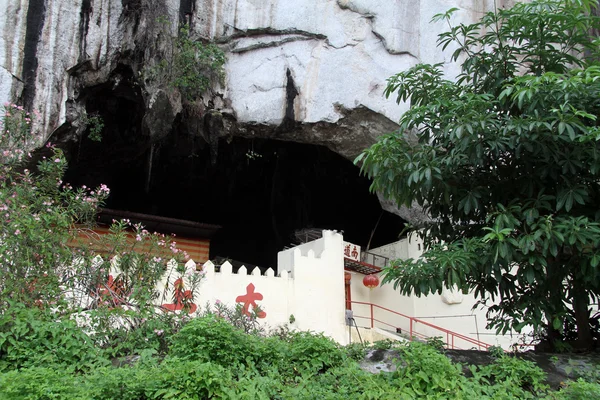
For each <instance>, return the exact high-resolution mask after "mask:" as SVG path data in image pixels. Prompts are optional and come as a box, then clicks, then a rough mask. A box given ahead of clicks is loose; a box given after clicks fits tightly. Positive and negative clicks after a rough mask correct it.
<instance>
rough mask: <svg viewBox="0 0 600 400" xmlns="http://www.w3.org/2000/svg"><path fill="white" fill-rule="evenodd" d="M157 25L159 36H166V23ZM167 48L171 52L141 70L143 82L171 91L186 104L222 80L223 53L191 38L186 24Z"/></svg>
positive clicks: (164, 21)
mask: <svg viewBox="0 0 600 400" xmlns="http://www.w3.org/2000/svg"><path fill="white" fill-rule="evenodd" d="M161 24H162V25H163V34H164V35H167V36H168V35H169V31H170V30H171V29H170V24H169V23H168V21H166V20H164V19H163V21H162V23H161ZM168 45H169V46H170V47H171V48H172V52H171V53H170V54H167V55H166V56H165V57H164V58H162V59H161V60H160V61H158V62H157V63H156V64H155V65H154V66H152V67H146V68H145V69H144V70H143V72H142V77H143V79H144V80H145V81H146V82H147V83H153V84H158V85H159V86H162V85H166V86H169V87H172V88H175V89H177V90H179V92H180V93H181V94H182V96H183V97H184V98H185V99H186V100H187V101H194V100H196V99H197V98H199V97H200V96H201V95H202V94H203V93H204V92H206V91H207V90H208V89H210V87H211V85H212V84H213V83H214V82H218V81H222V80H223V78H224V68H223V66H224V65H225V61H226V59H225V53H224V52H223V50H221V49H220V48H219V47H218V46H216V45H215V44H213V43H204V42H202V41H200V40H198V39H196V38H193V37H192V34H191V32H190V27H189V25H183V26H182V27H181V28H180V29H179V35H178V36H177V37H176V38H172V40H171V41H170V42H169V43H168Z"/></svg>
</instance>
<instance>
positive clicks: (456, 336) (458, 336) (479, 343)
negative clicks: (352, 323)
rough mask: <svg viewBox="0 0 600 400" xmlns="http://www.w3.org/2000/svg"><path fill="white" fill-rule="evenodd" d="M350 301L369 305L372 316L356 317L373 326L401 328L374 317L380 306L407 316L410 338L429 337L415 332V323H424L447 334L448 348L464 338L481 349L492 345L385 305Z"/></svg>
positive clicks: (355, 302) (385, 309)
mask: <svg viewBox="0 0 600 400" xmlns="http://www.w3.org/2000/svg"><path fill="white" fill-rule="evenodd" d="M350 303H352V304H362V305H365V306H369V308H370V311H371V316H370V317H365V316H357V315H355V316H354V318H363V319H370V321H371V328H374V327H375V322H378V323H380V324H383V325H387V326H389V327H392V328H394V329H397V328H399V327H398V326H395V325H392V324H390V323H387V322H384V321H381V320H378V319H376V318H375V317H374V313H373V310H374V308H379V309H381V310H384V311H388V312H390V313H392V314H395V315H399V316H400V317H403V318H407V319H408V320H409V339H410V340H413V337H418V338H421V339H427V336H425V335H424V334H422V333H419V332H415V330H414V327H415V324H422V325H425V326H428V327H430V328H432V329H435V330H438V331H440V332H441V333H442V334H445V336H446V346H448V348H450V349H454V348H455V343H454V342H455V340H454V339H460V340H463V341H465V342H467V343H470V344H472V345H474V346H477V347H478V348H479V349H480V350H481V348H483V349H485V350H487V348H488V347H490V346H491V345H490V344H487V343H484V342H482V341H479V340H477V339H473V338H471V337H469V336H466V335H463V334H460V333H457V332H453V331H451V330H448V329H446V328H442V327H441V326H437V325H434V324H431V323H429V322H427V321H423V320H421V319H418V318H415V317H410V316H408V315H405V314H402V313H399V312H397V311H394V310H390V309H389V308H385V307H382V306H380V305H377V304H373V303H365V302H362V301H351V302H350ZM442 337H443V336H442Z"/></svg>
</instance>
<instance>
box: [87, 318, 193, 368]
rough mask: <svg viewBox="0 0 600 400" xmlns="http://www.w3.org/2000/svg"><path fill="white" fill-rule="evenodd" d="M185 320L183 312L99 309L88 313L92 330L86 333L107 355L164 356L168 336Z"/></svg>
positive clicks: (166, 349) (167, 346)
mask: <svg viewBox="0 0 600 400" xmlns="http://www.w3.org/2000/svg"><path fill="white" fill-rule="evenodd" d="M188 319H189V318H188V317H186V316H185V314H175V313H156V312H153V311H150V310H147V309H145V310H123V309H121V308H113V309H109V308H99V309H96V310H93V311H92V312H90V320H91V325H92V326H94V332H93V334H90V335H89V336H90V338H91V339H92V340H94V342H95V343H96V345H97V346H98V347H100V348H102V349H103V351H104V353H105V355H106V356H108V357H125V356H129V355H132V354H137V355H140V354H144V353H146V354H152V355H157V356H159V357H164V356H166V355H167V352H168V350H169V344H170V342H171V338H172V337H173V335H174V334H175V333H176V332H178V331H179V329H181V327H182V326H183V325H184V324H185V323H186V321H187V320H188ZM117 321H119V323H118V322H117Z"/></svg>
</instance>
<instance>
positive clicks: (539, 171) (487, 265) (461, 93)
mask: <svg viewBox="0 0 600 400" xmlns="http://www.w3.org/2000/svg"><path fill="white" fill-rule="evenodd" d="M597 6H598V4H597V1H596V0H561V1H558V0H536V1H532V2H531V3H528V4H517V5H515V6H514V7H512V8H511V9H498V10H496V11H495V12H490V13H487V14H485V15H484V16H483V18H482V19H481V20H480V21H479V22H478V23H475V24H471V25H464V24H459V25H452V24H451V18H452V14H453V13H454V12H456V11H457V9H451V10H449V11H448V12H446V13H444V14H440V15H436V16H435V17H434V19H433V21H435V22H446V23H448V25H449V30H448V31H447V32H445V33H442V34H441V35H439V38H438V44H439V46H441V47H442V49H443V50H445V49H447V48H448V49H454V52H453V54H452V57H451V60H452V61H453V62H460V63H461V65H462V69H461V73H460V74H459V75H458V77H457V79H456V80H455V81H451V80H448V79H446V78H445V77H444V76H443V74H442V71H441V64H436V65H425V64H420V65H417V66H415V67H413V68H411V69H409V70H407V71H405V72H401V73H399V74H397V75H394V76H392V77H391V78H390V79H389V80H388V85H387V88H386V91H385V94H386V96H390V95H392V94H394V93H395V94H396V95H397V102H398V103H400V102H403V101H409V102H410V109H409V110H408V111H407V112H406V113H405V114H404V115H403V116H402V118H401V120H400V130H399V131H398V132H396V133H392V134H389V135H387V136H384V137H382V138H381V139H380V140H379V141H378V142H377V143H376V144H374V145H373V146H372V147H371V148H369V149H367V150H365V151H364V152H363V153H362V154H361V155H359V156H358V158H357V159H356V163H362V171H363V172H365V173H366V174H368V175H369V176H370V177H372V178H373V184H372V189H373V190H378V191H381V192H383V194H384V195H385V196H387V197H388V198H390V199H393V200H395V201H396V202H397V203H398V204H406V205H411V204H414V203H416V204H418V205H420V206H421V207H423V208H424V210H425V211H426V212H427V213H428V214H429V216H430V219H429V221H428V222H426V223H425V224H423V226H418V227H416V228H418V229H420V231H419V232H420V234H421V235H423V236H424V238H425V243H426V252H425V253H424V254H423V256H422V257H421V258H420V259H418V260H405V261H402V260H398V261H396V262H395V263H393V265H392V266H390V267H389V268H387V269H386V270H385V277H384V282H393V284H394V287H395V288H396V289H399V290H400V291H401V292H402V293H404V294H411V293H414V294H415V295H417V296H420V295H427V294H429V293H434V292H441V290H442V288H443V287H444V286H445V287H458V288H460V289H462V290H474V292H475V294H476V295H477V296H479V297H480V299H481V300H480V303H482V304H486V303H488V304H489V302H490V301H492V302H494V304H492V305H491V306H490V307H489V312H488V319H489V324H490V326H492V327H495V328H497V329H498V330H499V331H500V332H506V331H507V330H509V329H510V328H513V329H515V330H517V331H520V330H521V329H522V328H523V327H525V326H532V327H534V328H535V330H536V331H537V332H538V333H541V332H542V331H544V330H545V332H546V334H547V338H548V339H549V341H550V343H552V342H553V341H555V340H557V339H559V338H560V335H561V332H562V331H563V326H564V325H565V324H566V323H572V322H575V323H576V328H577V334H578V344H580V345H583V346H590V345H591V344H592V341H593V332H592V330H591V329H590V310H589V305H590V301H591V300H594V299H597V296H598V294H599V293H600V273H599V269H598V268H599V267H598V265H599V264H600V251H599V247H598V245H599V242H600V223H599V222H600V211H599V209H598V204H599V202H600V185H599V179H600V144H599V142H598V140H599V139H600V131H599V129H598V122H597V116H598V114H599V113H600V96H599V94H600V65H599V64H598V62H597V60H598V56H599V55H600V54H599V49H598V43H597V42H596V41H594V40H593V38H592V37H591V36H590V34H589V32H591V31H592V29H595V28H596V27H597V26H598V24H599V21H598V18H597V17H595V16H593V15H592V10H593V9H595V8H596V7H597Z"/></svg>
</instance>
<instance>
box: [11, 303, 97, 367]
mask: <svg viewBox="0 0 600 400" xmlns="http://www.w3.org/2000/svg"><path fill="white" fill-rule="evenodd" d="M104 363H106V360H105V359H104V358H102V353H101V351H100V350H99V349H98V348H96V347H95V346H94V344H93V342H92V340H91V339H90V338H89V337H88V336H87V335H86V334H85V333H84V332H83V331H82V330H81V329H80V328H79V327H78V326H77V324H76V323H75V322H74V321H72V320H70V319H69V318H64V317H63V318H59V317H57V316H55V315H51V314H49V313H45V312H43V311H40V310H39V309H37V308H25V307H23V306H22V305H15V306H13V307H11V308H9V309H8V310H7V311H6V312H4V313H3V314H0V371H6V370H10V369H19V368H27V367H33V366H37V365H44V366H48V367H49V366H54V367H57V368H61V369H68V370H70V371H75V370H90V369H91V368H92V367H96V366H98V365H102V364H104Z"/></svg>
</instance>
